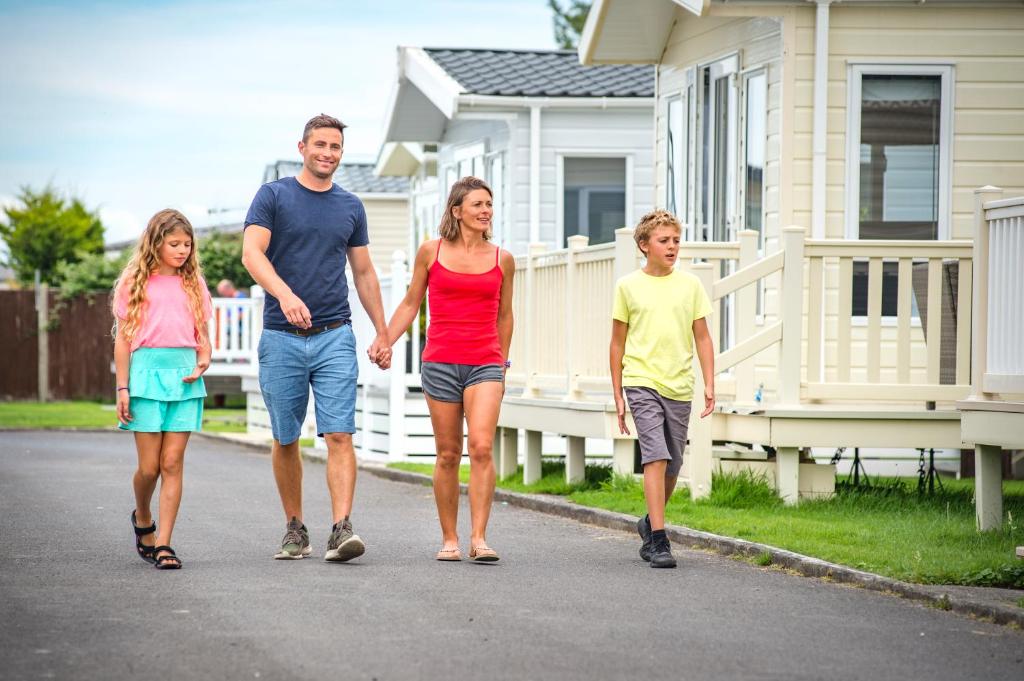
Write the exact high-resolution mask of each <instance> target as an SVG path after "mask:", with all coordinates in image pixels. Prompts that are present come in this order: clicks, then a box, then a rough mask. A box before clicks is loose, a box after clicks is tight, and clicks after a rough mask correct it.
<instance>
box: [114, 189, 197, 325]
mask: <svg viewBox="0 0 1024 681" xmlns="http://www.w3.org/2000/svg"><path fill="white" fill-rule="evenodd" d="M175 230H180V231H182V232H184V233H185V234H186V236H188V238H189V239H191V240H192V250H191V252H190V253H189V254H188V259H187V260H185V262H184V263H183V264H182V266H181V267H179V268H178V274H179V275H180V276H181V285H182V287H183V288H184V289H185V293H186V295H187V296H188V307H189V310H191V312H192V317H193V319H194V320H195V333H196V342H197V343H204V342H205V341H204V339H205V338H206V334H204V333H201V332H200V330H201V329H203V328H204V327H205V324H206V315H205V314H204V310H203V290H202V287H203V281H202V276H203V269H202V267H201V266H200V265H199V253H198V250H197V249H196V240H195V230H193V229H192V223H190V222H189V221H188V218H186V217H185V216H184V215H182V214H181V213H180V212H179V211H176V210H174V209H172V208H165V209H164V210H162V211H160V212H159V213H157V214H156V215H154V216H153V217H152V218H150V220H149V224H148V225H146V231H144V232H143V233H142V236H141V237H139V243H138V244H137V245H136V246H135V252H134V253H133V254H132V257H131V260H129V261H128V264H127V265H126V266H125V268H124V271H122V272H121V276H120V277H118V278H117V284H115V285H114V295H113V296H111V311H112V312H113V314H114V333H115V335H116V333H117V323H118V318H117V299H118V293H119V292H120V291H121V290H122V289H121V287H122V286H124V287H127V290H128V308H127V313H126V315H125V319H124V326H123V328H122V329H121V331H122V333H124V335H125V338H127V339H128V342H129V343H130V342H131V341H132V339H134V338H135V334H137V333H138V332H139V329H140V328H141V327H142V320H143V317H144V316H145V312H146V307H147V305H148V301H147V300H146V283H147V282H148V281H149V275H150V274H152V273H153V272H155V271H156V270H157V269H158V268H159V267H160V247H161V246H163V243H164V241H165V240H166V239H167V236H168V235H169V234H171V233H172V232H174V231H175Z"/></svg>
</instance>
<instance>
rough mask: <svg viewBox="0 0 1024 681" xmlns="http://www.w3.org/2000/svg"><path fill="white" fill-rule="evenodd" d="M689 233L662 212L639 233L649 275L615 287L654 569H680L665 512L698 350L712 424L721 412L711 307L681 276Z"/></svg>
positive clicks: (615, 326)
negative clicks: (682, 246) (679, 263)
mask: <svg viewBox="0 0 1024 681" xmlns="http://www.w3.org/2000/svg"><path fill="white" fill-rule="evenodd" d="M681 232H682V226H681V225H680V224H679V221H678V220H677V219H676V218H675V216H673V215H672V214H671V213H668V212H667V211H663V210H656V211H653V212H651V213H648V214H647V215H645V216H643V218H641V219H640V224H638V225H637V226H636V230H635V231H634V232H633V239H634V240H635V241H636V244H637V247H638V248H639V249H640V251H641V252H642V253H643V254H644V255H645V256H646V258H647V263H646V264H645V265H644V267H643V268H642V269H639V270H637V271H636V272H633V273H632V274H628V275H626V276H625V277H622V278H621V279H620V280H619V281H618V282H617V283H616V284H615V303H614V306H613V308H612V341H611V348H610V353H609V354H610V363H611V374H612V393H613V394H614V396H615V410H616V412H618V417H619V431H620V432H621V433H622V434H624V435H629V429H628V428H627V427H626V406H625V403H624V401H623V396H622V393H623V388H625V394H626V399H627V400H629V408H630V411H631V412H632V413H633V420H634V421H635V423H636V428H637V439H638V440H639V441H640V458H641V463H642V464H643V468H644V497H645V498H646V500H647V515H646V516H645V517H643V518H641V519H640V521H639V522H638V523H637V531H638V532H639V533H640V537H641V538H642V539H643V545H642V546H641V547H640V557H641V558H643V559H644V560H646V561H650V563H651V567H654V568H674V567H675V566H676V560H675V558H674V557H673V556H672V548H671V546H670V545H669V541H668V537H666V536H665V506H666V504H668V500H669V498H670V497H671V496H672V492H673V491H674V490H675V488H676V480H677V478H678V477H679V469H680V468H681V467H682V465H683V447H684V446H685V444H686V430H687V427H688V425H689V421H690V401H691V400H692V399H693V371H692V367H693V350H694V345H696V350H697V357H698V358H700V367H701V373H702V374H703V376H704V411H703V412H702V413H701V418H704V417H705V416H707V415H708V414H710V413H711V412H712V410H713V409H714V408H715V369H714V361H715V353H714V347H713V345H712V343H711V334H710V333H709V332H708V325H707V316H708V315H709V314H711V302H710V301H709V300H708V297H707V294H706V293H705V292H704V287H703V286H702V285H701V283H700V280H698V279H697V278H696V277H695V276H693V275H692V274H687V273H685V272H680V271H678V270H676V269H675V264H676V259H677V258H678V256H679V241H680V234H681Z"/></svg>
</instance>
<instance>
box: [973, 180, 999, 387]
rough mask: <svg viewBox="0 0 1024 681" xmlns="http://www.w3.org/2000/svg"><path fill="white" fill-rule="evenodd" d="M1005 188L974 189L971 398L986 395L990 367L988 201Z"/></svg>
mask: <svg viewBox="0 0 1024 681" xmlns="http://www.w3.org/2000/svg"><path fill="white" fill-rule="evenodd" d="M1002 195H1003V190H1002V189H1000V188H998V187H992V186H985V187H981V188H979V189H975V190H974V282H973V284H974V285H973V289H974V291H973V300H972V301H971V303H972V304H971V312H972V313H973V316H972V317H971V399H975V400H980V399H984V395H983V393H984V389H983V386H984V378H985V371H986V369H987V368H988V351H987V349H988V236H989V234H988V220H986V219H985V203H986V202H988V201H998V200H999V199H1000V198H1001V197H1002Z"/></svg>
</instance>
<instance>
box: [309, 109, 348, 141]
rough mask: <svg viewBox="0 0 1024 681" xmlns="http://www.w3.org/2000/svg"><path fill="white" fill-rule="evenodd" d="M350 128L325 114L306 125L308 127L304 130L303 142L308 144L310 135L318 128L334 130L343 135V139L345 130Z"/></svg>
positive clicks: (314, 117)
mask: <svg viewBox="0 0 1024 681" xmlns="http://www.w3.org/2000/svg"><path fill="white" fill-rule="evenodd" d="M347 127H348V126H347V125H345V124H344V123H342V122H341V121H339V120H338V119H337V118H335V117H334V116H328V115H327V114H325V113H322V114H320V115H319V116H313V117H312V118H310V119H309V122H307V123H306V127H305V128H304V129H303V130H302V141H303V142H306V141H308V140H309V133H311V132H313V131H314V130H316V129H317V128H334V129H335V130H337V131H338V132H340V133H341V136H342V139H344V137H345V128H347Z"/></svg>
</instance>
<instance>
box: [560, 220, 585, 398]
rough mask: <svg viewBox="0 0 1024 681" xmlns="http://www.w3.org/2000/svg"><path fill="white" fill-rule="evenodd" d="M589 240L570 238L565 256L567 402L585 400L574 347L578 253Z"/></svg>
mask: <svg viewBox="0 0 1024 681" xmlns="http://www.w3.org/2000/svg"><path fill="white" fill-rule="evenodd" d="M588 241H589V239H588V238H587V237H585V236H583V235H580V234H577V235H575V236H571V237H569V250H568V251H566V254H565V338H564V342H565V397H564V398H563V399H564V400H567V401H579V400H582V399H584V395H583V391H581V390H580V385H579V373H578V372H577V370H576V369H575V367H574V364H575V362H574V361H573V357H574V355H575V354H576V352H575V348H574V345H575V344H576V343H577V342H579V341H578V339H577V338H576V335H577V334H576V328H575V323H574V322H575V320H576V306H577V295H576V289H577V287H578V283H577V276H576V267H577V265H576V259H577V252H578V251H579V250H580V249H582V248H586V246H587V242H588Z"/></svg>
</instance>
